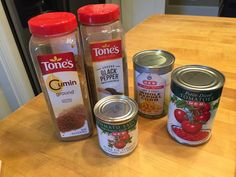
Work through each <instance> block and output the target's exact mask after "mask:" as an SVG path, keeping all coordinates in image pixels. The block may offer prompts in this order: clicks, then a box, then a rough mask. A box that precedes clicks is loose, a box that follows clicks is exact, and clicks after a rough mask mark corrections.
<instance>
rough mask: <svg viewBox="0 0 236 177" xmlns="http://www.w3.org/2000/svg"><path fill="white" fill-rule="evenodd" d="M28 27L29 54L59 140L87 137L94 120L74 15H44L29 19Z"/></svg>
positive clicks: (91, 129) (65, 13) (62, 13)
mask: <svg viewBox="0 0 236 177" xmlns="http://www.w3.org/2000/svg"><path fill="white" fill-rule="evenodd" d="M28 24H29V28H30V31H31V33H32V37H31V39H30V43H29V48H30V54H31V57H32V60H33V63H34V66H35V69H36V72H37V75H38V79H39V81H40V84H41V87H42V90H43V93H44V96H45V98H46V102H47V104H48V108H49V111H50V113H51V117H52V120H53V123H54V125H55V128H56V132H57V136H58V138H59V139H61V140H63V141H70V140H79V139H82V138H85V137H88V136H90V135H91V134H92V131H93V127H92V119H93V117H92V111H91V107H90V101H89V95H88V90H87V85H86V83H87V82H86V77H85V71H84V68H83V67H84V65H83V60H82V58H81V55H80V54H81V53H80V52H78V47H79V46H78V41H77V37H78V36H77V33H78V31H77V21H76V17H75V15H73V14H71V13H67V12H55V13H46V14H41V15H38V16H36V17H33V18H31V19H30V20H29V21H28Z"/></svg>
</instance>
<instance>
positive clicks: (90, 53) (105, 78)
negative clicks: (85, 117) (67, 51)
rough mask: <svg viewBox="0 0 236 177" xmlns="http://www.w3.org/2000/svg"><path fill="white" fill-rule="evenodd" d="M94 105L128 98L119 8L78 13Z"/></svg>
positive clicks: (86, 8) (111, 6)
mask: <svg viewBox="0 0 236 177" xmlns="http://www.w3.org/2000/svg"><path fill="white" fill-rule="evenodd" d="M78 19H79V22H80V30H81V36H82V41H83V50H84V55H85V66H86V72H87V76H88V83H89V87H90V94H91V96H92V98H91V100H92V104H93V105H95V103H96V102H97V101H98V100H100V99H101V98H103V97H106V96H109V95H128V81H127V80H128V78H127V62H126V55H125V50H124V48H125V47H124V34H123V29H122V26H121V23H120V20H119V19H120V9H119V6H118V5H116V4H96V5H87V6H83V7H81V8H79V9H78Z"/></svg>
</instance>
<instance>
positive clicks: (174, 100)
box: [167, 65, 225, 146]
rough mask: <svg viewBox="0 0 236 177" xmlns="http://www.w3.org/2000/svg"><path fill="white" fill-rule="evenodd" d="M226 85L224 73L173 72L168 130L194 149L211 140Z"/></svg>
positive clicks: (185, 69)
mask: <svg viewBox="0 0 236 177" xmlns="http://www.w3.org/2000/svg"><path fill="white" fill-rule="evenodd" d="M224 82H225V77H224V75H223V74H222V73H220V72H219V71H217V70H216V69H213V68H211V67H207V66H201V65H186V66H182V67H179V68H176V69H175V70H174V71H173V72H172V75H171V94H170V95H171V96H170V104H169V112H168V123H167V129H168V132H169V134H170V135H171V136H172V137H173V138H174V139H175V140H176V141H178V142H179V143H182V144H186V145H192V146H194V145H200V144H203V143H205V142H207V141H208V140H209V139H210V137H211V130H212V125H213V122H214V119H215V114H216V111H217V108H218V105H219V102H220V96H221V93H222V89H223V86H224Z"/></svg>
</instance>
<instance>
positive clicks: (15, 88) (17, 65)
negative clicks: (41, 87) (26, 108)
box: [0, 3, 34, 118]
mask: <svg viewBox="0 0 236 177" xmlns="http://www.w3.org/2000/svg"><path fill="white" fill-rule="evenodd" d="M0 86H1V87H0V96H1V94H2V95H4V97H3V98H4V99H0V105H5V106H3V107H0V118H2V117H3V116H6V115H7V114H8V113H9V111H14V110H16V109H17V108H18V107H19V106H21V105H22V104H24V103H25V102H27V101H28V100H30V99H31V98H32V97H33V96H34V94H33V90H32V87H31V85H30V82H29V79H28V76H27V74H26V71H25V68H24V65H23V63H22V60H21V56H20V54H19V51H18V49H17V46H16V43H15V40H14V37H13V35H12V32H11V29H10V26H9V23H8V21H7V18H6V15H5V12H4V9H3V7H2V3H0ZM1 98H2V97H1ZM1 115H2V116H1Z"/></svg>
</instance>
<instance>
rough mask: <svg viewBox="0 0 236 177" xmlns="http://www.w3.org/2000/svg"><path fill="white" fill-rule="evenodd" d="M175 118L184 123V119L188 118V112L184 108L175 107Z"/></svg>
mask: <svg viewBox="0 0 236 177" xmlns="http://www.w3.org/2000/svg"><path fill="white" fill-rule="evenodd" d="M174 115H175V119H176V120H177V121H178V122H179V123H182V122H183V121H184V120H187V114H186V112H184V111H183V110H182V109H175V111H174Z"/></svg>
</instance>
